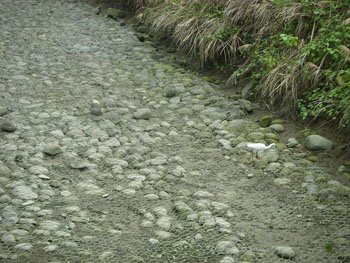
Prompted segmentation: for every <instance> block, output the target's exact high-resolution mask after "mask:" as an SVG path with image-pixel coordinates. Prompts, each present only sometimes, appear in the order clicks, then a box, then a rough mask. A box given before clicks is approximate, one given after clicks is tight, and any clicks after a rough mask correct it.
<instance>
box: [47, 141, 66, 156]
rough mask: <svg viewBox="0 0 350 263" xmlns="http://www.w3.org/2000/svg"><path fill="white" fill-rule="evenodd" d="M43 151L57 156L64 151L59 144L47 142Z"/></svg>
mask: <svg viewBox="0 0 350 263" xmlns="http://www.w3.org/2000/svg"><path fill="white" fill-rule="evenodd" d="M43 153H45V154H47V155H49V156H55V155H57V154H60V153H62V149H61V147H60V146H59V145H57V144H47V145H45V147H44V149H43Z"/></svg>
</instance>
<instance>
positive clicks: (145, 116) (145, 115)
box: [134, 108, 152, 120]
mask: <svg viewBox="0 0 350 263" xmlns="http://www.w3.org/2000/svg"><path fill="white" fill-rule="evenodd" d="M151 117H152V111H151V110H150V109H148V108H144V109H138V110H137V111H136V112H135V113H134V118H135V119H142V120H149V119H150V118H151Z"/></svg>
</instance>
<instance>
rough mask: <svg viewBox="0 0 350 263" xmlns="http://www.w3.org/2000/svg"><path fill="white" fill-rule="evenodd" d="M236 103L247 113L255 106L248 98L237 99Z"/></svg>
mask: <svg viewBox="0 0 350 263" xmlns="http://www.w3.org/2000/svg"><path fill="white" fill-rule="evenodd" d="M238 104H239V106H240V107H241V109H242V110H244V111H245V112H247V113H252V112H253V110H254V109H256V106H255V105H254V104H253V103H252V102H251V101H249V100H243V99H239V100H238Z"/></svg>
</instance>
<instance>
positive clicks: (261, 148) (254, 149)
mask: <svg viewBox="0 0 350 263" xmlns="http://www.w3.org/2000/svg"><path fill="white" fill-rule="evenodd" d="M274 146H276V143H271V144H270V145H268V146H266V145H265V144H263V143H252V142H248V143H247V147H248V148H249V149H251V150H252V155H253V156H254V154H255V157H256V158H257V157H258V152H259V151H265V150H267V149H270V148H271V147H274ZM253 156H252V157H253Z"/></svg>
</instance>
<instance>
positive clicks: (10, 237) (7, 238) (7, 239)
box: [1, 234, 16, 244]
mask: <svg viewBox="0 0 350 263" xmlns="http://www.w3.org/2000/svg"><path fill="white" fill-rule="evenodd" d="M1 241H2V242H4V243H5V244H9V243H15V242H16V238H15V236H14V235H12V234H4V235H3V236H2V237H1Z"/></svg>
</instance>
